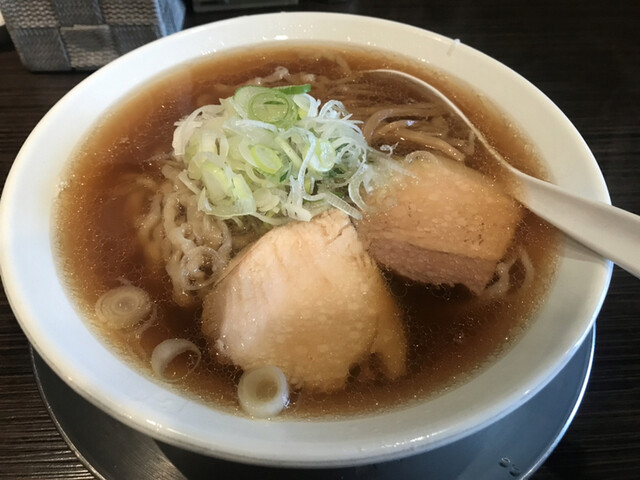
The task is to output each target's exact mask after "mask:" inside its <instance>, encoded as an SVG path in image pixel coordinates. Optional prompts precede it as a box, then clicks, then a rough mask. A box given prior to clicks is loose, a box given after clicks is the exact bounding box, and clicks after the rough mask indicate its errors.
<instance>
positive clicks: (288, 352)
mask: <svg viewBox="0 0 640 480" xmlns="http://www.w3.org/2000/svg"><path fill="white" fill-rule="evenodd" d="M223 275H224V276H223V278H222V279H221V280H220V281H219V282H218V284H217V285H216V286H215V288H214V289H213V290H212V291H211V292H210V293H209V294H208V295H207V296H206V297H205V300H204V309H203V315H202V331H203V333H204V335H205V336H206V337H207V339H208V340H209V342H210V345H211V346H212V353H217V354H219V355H222V356H223V357H226V360H228V361H230V362H232V363H233V364H235V365H237V366H239V367H241V368H242V369H244V370H249V369H252V368H256V367H261V366H265V365H275V366H277V367H279V368H280V369H281V370H282V371H283V372H284V374H285V375H286V376H287V378H288V380H289V381H290V382H291V383H292V384H293V385H294V386H296V387H304V388H307V389H310V390H314V391H321V392H329V391H332V390H336V389H339V388H342V387H343V386H344V384H345V382H346V380H347V377H348V376H349V370H350V369H351V368H352V367H353V366H355V365H358V364H363V363H365V362H368V361H369V360H370V357H371V356H372V354H376V355H377V356H378V357H379V360H380V361H379V364H380V366H381V369H382V373H383V374H384V375H385V376H386V377H388V378H395V377H398V376H400V375H402V374H403V373H404V371H405V353H406V343H405V337H404V332H403V327H402V322H401V315H400V311H399V309H398V307H397V305H396V303H395V301H394V299H393V297H392V295H391V293H390V291H389V289H388V286H387V285H386V282H385V280H384V278H383V276H382V274H381V272H380V270H379V269H378V267H377V265H376V264H375V262H374V261H373V260H372V259H371V257H370V256H369V255H368V254H367V252H366V250H365V248H364V246H363V244H362V243H361V241H360V240H359V238H358V235H357V232H356V230H355V228H354V227H353V225H352V223H351V221H350V219H349V217H347V216H346V215H345V214H344V213H342V212H341V211H339V210H335V209H334V210H330V211H328V212H325V213H323V214H321V215H318V216H316V217H314V218H313V219H312V220H311V221H310V222H293V223H290V224H287V225H285V226H281V227H277V228H275V229H273V230H271V231H270V232H269V233H267V234H265V235H264V236H263V237H261V238H260V239H259V240H258V241H257V242H255V243H254V244H252V245H250V246H248V247H246V248H245V250H244V251H243V252H241V253H240V254H239V255H238V256H237V257H236V258H235V259H234V260H233V261H232V262H231V263H230V264H229V266H228V267H227V270H226V271H225V273H224V274H223Z"/></svg>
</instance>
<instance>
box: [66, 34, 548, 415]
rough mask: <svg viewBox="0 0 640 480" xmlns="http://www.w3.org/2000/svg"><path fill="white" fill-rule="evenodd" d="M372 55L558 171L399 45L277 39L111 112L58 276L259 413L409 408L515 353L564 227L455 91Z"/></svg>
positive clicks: (188, 390) (79, 165) (96, 319)
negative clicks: (513, 190)
mask: <svg viewBox="0 0 640 480" xmlns="http://www.w3.org/2000/svg"><path fill="white" fill-rule="evenodd" d="M377 68H395V69H398V70H403V71H406V72H408V73H411V74H414V75H417V76H420V77H422V78H425V79H427V80H429V81H430V82H431V83H433V84H435V85H437V86H438V87H439V88H440V89H442V90H443V91H444V92H446V93H447V94H448V95H449V97H450V98H455V99H456V102H457V103H458V104H459V105H460V107H461V108H462V109H463V110H464V111H465V113H467V115H468V116H469V117H470V118H471V120H472V121H473V122H474V123H475V124H476V126H478V127H479V128H480V130H481V131H483V133H484V134H485V135H486V137H487V138H488V139H489V140H490V141H491V143H492V144H493V146H494V147H495V148H496V149H497V150H498V151H500V152H501V153H502V154H503V155H504V156H505V158H507V159H508V160H509V161H510V162H511V163H512V164H513V165H515V166H516V167H518V168H520V169H522V170H524V171H527V172H528V173H532V174H534V175H536V176H539V177H544V170H543V168H542V165H541V163H540V162H539V160H538V159H537V158H536V157H535V155H534V154H533V153H532V149H531V148H530V147H529V146H528V144H527V142H526V140H525V139H523V138H522V137H521V136H520V135H519V134H518V132H517V131H515V130H514V129H513V127H512V126H510V124H509V122H508V120H507V119H505V118H503V117H502V116H501V114H500V113H499V112H497V111H496V110H495V109H493V108H492V107H491V106H490V105H487V104H486V102H484V101H483V100H482V99H481V98H479V97H477V96H476V95H475V94H474V93H473V92H472V91H471V90H469V89H467V88H466V87H465V86H464V85H463V84H462V83H461V82H460V81H457V80H455V79H451V78H447V77H446V76H444V75H442V74H440V73H438V72H433V71H430V70H426V69H425V67H424V66H422V65H416V64H415V63H411V62H410V61H408V60H406V59H404V58H401V57H398V56H392V55H387V54H384V53H381V52H379V51H373V50H367V49H355V48H352V47H349V48H347V47H344V46H340V45H314V44H299V45H295V46H281V45H278V46H275V45H271V46H267V47H260V48H256V49H252V50H243V51H242V52H238V51H236V52H231V53H225V54H223V55H216V56H213V57H212V58H207V59H204V60H201V61H199V62H197V63H194V64H189V65H185V66H183V67H182V68H180V69H178V70H176V71H174V72H170V73H168V74H166V75H164V76H162V77H161V78H158V79H157V80H156V81H154V82H152V83H150V84H149V85H147V86H145V87H144V88H143V89H141V90H139V91H136V92H135V93H134V94H132V95H131V96H130V98H127V99H126V100H124V101H122V103H121V104H120V105H118V106H117V107H116V108H114V109H113V110H112V111H110V112H108V114H107V115H106V116H105V119H104V120H103V121H102V122H101V123H100V124H99V125H97V126H96V128H95V130H94V132H93V133H92V135H91V136H90V138H88V139H86V140H85V141H84V143H83V144H82V145H81V147H80V148H79V151H78V153H77V155H76V158H75V159H74V161H73V162H72V165H71V167H70V171H69V172H68V174H67V177H66V178H65V182H64V188H63V189H62V190H61V193H60V195H59V199H58V205H57V207H56V212H57V218H56V224H57V239H58V247H59V259H60V261H59V264H60V271H61V275H62V276H63V277H64V279H65V281H67V284H68V286H69V289H70V292H71V294H72V296H73V297H74V299H75V300H76V301H77V303H78V305H79V308H80V309H81V310H82V313H83V316H84V317H86V318H88V321H89V323H91V324H92V325H93V326H94V327H95V330H96V332H97V334H98V335H100V336H102V337H103V338H104V339H105V341H106V342H108V343H109V344H110V345H111V346H112V347H113V349H114V350H116V351H117V352H118V353H119V354H121V355H122V357H123V358H124V359H126V360H127V361H129V362H131V363H132V364H133V365H135V366H136V367H138V368H141V369H143V370H144V371H145V372H147V373H148V374H149V375H150V376H151V377H152V378H155V379H156V380H157V381H159V382H164V383H166V384H167V385H171V388H176V389H178V390H180V391H181V392H183V393H184V394H185V395H188V396H191V397H193V398H196V399H198V400H200V401H202V402H205V403H207V404H210V405H212V406H213V407H215V408H221V409H225V410H229V411H234V412H237V413H240V414H242V413H243V412H244V413H245V414H249V415H252V416H256V417H273V416H276V415H278V414H279V415H284V416H296V417H318V416H342V415H355V414H363V413H370V412H373V411H378V410H381V409H387V408H391V407H395V406H399V405H406V404H408V403H411V402H412V401H415V400H417V399H424V398H426V397H428V396H429V395H437V394H438V393H439V392H442V391H444V390H446V389H448V388H453V387H454V386H455V385H456V384H459V383H460V382H462V381H464V380H465V379H467V378H469V377H470V376H472V375H473V374H474V373H477V372H478V371H479V370H480V369H482V368H484V367H485V366H487V365H488V364H490V363H491V360H492V359H495V358H496V357H497V356H499V355H500V354H501V353H503V352H504V351H506V350H507V349H508V348H509V346H510V345H512V344H513V342H514V341H516V340H517V338H518V336H519V334H520V333H521V332H522V331H523V329H525V328H526V326H527V319H528V318H530V317H531V316H532V314H533V313H534V312H535V310H536V309H537V307H538V306H539V304H540V302H541V301H542V299H543V296H544V292H545V290H546V288H547V286H548V284H549V282H550V281H551V278H552V274H553V266H554V262H555V257H556V253H555V251H556V245H557V241H556V238H555V233H554V231H553V230H552V229H551V228H550V227H549V226H548V225H547V224H545V223H544V222H543V221H541V220H540V219H538V218H537V217H536V216H534V215H533V214H531V213H530V212H528V211H526V210H525V209H524V208H523V207H521V206H520V205H518V204H517V203H516V202H515V201H514V200H512V199H511V198H510V197H509V195H508V193H507V192H508V185H506V184H505V179H503V178H500V175H499V172H496V171H495V168H493V164H492V161H491V159H490V158H488V157H486V156H485V154H484V153H483V152H482V151H481V149H479V148H475V139H474V138H473V135H472V134H471V133H470V132H468V131H467V129H465V127H464V126H463V125H459V124H457V123H456V122H455V120H454V119H452V118H450V116H449V115H448V114H447V111H446V109H445V108H443V106H442V105H439V104H438V103H437V102H436V101H435V100H434V99H430V98H421V97H418V96H416V93H415V92H412V91H409V90H407V89H406V87H405V86H403V85H394V84H393V83H385V84H381V83H375V82H372V81H370V80H368V79H367V78H366V77H365V76H363V73H362V72H364V71H366V70H370V69H377ZM261 375H262V376H261ZM265 375H266V376H265ZM264 378H267V379H269V382H267V383H264V382H261V380H260V379H264ZM252 389H253V390H252ZM262 390H264V391H262ZM246 391H250V392H251V391H252V392H253V393H250V395H257V397H259V398H258V400H260V398H262V399H267V400H269V401H268V402H266V403H265V402H262V403H260V401H259V402H258V404H259V405H260V406H261V407H260V408H261V409H258V410H255V409H252V408H253V407H252V406H247V403H246V402H245V401H243V396H246V395H247V394H246V393H243V392H246ZM269 402H271V403H269ZM274 402H275V403H274ZM274 405H275V406H274ZM263 407H264V408H263ZM272 407H273V408H272Z"/></svg>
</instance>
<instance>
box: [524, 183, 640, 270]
mask: <svg viewBox="0 0 640 480" xmlns="http://www.w3.org/2000/svg"><path fill="white" fill-rule="evenodd" d="M516 175H517V176H518V177H519V180H520V182H521V185H522V187H524V188H522V189H519V192H518V193H517V194H516V197H517V198H518V200H520V201H521V202H522V203H523V204H524V205H526V206H527V208H528V209H529V210H531V211H532V212H533V213H535V214H536V215H538V216H539V217H541V218H543V219H544V220H546V221H548V222H549V223H551V224H552V225H554V226H555V227H556V228H558V229H559V230H561V231H562V232H564V233H566V234H567V235H569V236H570V237H572V238H574V239H575V240H577V241H579V242H580V243H582V244H583V245H584V246H586V247H588V248H590V249H591V250H593V251H594V252H596V253H598V254H600V255H602V256H603V257H605V258H608V259H610V260H611V261H613V262H614V263H616V264H617V265H618V266H620V267H622V268H623V269H625V270H626V271H627V272H629V273H631V274H632V275H634V276H635V277H638V278H640V216H638V215H634V214H633V213H631V212H627V211H626V210H622V209H620V208H617V207H614V206H611V205H608V204H606V203H602V202H596V201H593V200H588V199H585V198H581V197H578V196H576V195H573V194H570V193H568V192H566V191H564V190H562V189H561V188H559V187H557V186H555V185H553V184H551V183H548V182H544V181H542V180H538V179H537V178H533V177H530V176H528V175H525V174H523V173H521V172H518V173H517V174H516ZM520 197H521V198H520Z"/></svg>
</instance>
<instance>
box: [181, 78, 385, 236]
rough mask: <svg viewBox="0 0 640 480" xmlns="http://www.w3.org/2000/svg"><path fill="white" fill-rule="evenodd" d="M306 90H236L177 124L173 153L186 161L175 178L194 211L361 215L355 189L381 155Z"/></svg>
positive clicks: (281, 217) (237, 217)
mask: <svg viewBox="0 0 640 480" xmlns="http://www.w3.org/2000/svg"><path fill="white" fill-rule="evenodd" d="M309 89H310V87H309V86H308V85H293V86H287V87H274V88H266V87H260V86H245V87H241V88H239V89H238V90H237V91H236V92H235V94H234V95H233V97H229V98H226V99H222V100H221V101H220V105H215V106H211V105H208V106H204V107H200V108H199V109H197V110H196V111H194V112H193V113H191V114H190V115H189V116H187V117H186V118H185V119H183V120H181V121H180V122H178V123H177V128H176V131H175V132H174V136H173V148H174V152H175V154H176V157H177V158H178V159H180V160H182V161H183V162H184V164H185V168H184V170H183V172H181V173H180V177H179V178H180V180H181V181H182V182H183V183H184V184H185V185H187V187H188V188H189V189H190V190H191V191H192V192H193V193H194V195H197V206H198V209H199V210H201V211H202V212H204V213H206V214H208V215H216V216H218V217H220V218H223V219H233V220H234V221H236V222H241V221H242V220H241V217H242V216H244V215H252V216H254V217H256V218H259V219H260V220H262V221H263V222H266V223H268V224H270V225H279V224H282V223H285V222H286V221H288V220H289V219H296V220H304V221H308V220H310V219H311V218H312V217H313V216H314V215H317V214H318V213H320V212H322V211H324V210H326V209H327V208H331V207H336V208H340V209H341V210H342V211H344V212H346V213H348V214H349V215H351V216H354V217H359V216H360V213H359V212H358V210H356V208H354V206H355V207H357V208H360V209H362V208H363V207H364V202H363V201H362V197H361V195H360V193H359V191H360V188H362V187H364V188H365V189H366V188H367V186H369V185H371V184H372V182H373V178H374V176H375V174H376V172H377V171H378V170H377V169H375V168H373V165H372V163H373V162H375V163H376V164H377V163H382V162H377V159H378V158H379V157H380V155H377V156H376V155H371V154H370V153H371V152H373V150H372V149H371V148H370V147H369V146H368V145H367V143H366V141H365V139H364V137H363V135H362V133H361V131H360V128H359V127H358V124H357V122H355V121H353V120H351V119H350V116H349V113H348V112H347V111H346V110H345V109H344V106H343V105H342V103H340V102H338V101H334V100H332V101H329V102H327V103H325V104H324V105H321V103H320V101H319V100H316V99H315V98H313V97H312V96H311V95H309V94H308V93H307V92H308V91H309ZM388 162H390V160H388ZM369 167H371V168H369ZM314 192H319V193H314Z"/></svg>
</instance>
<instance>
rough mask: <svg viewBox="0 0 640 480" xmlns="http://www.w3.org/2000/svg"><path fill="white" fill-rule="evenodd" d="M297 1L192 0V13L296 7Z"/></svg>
mask: <svg viewBox="0 0 640 480" xmlns="http://www.w3.org/2000/svg"><path fill="white" fill-rule="evenodd" d="M297 4H298V0H193V11H194V12H213V11H216V10H233V9H241V8H260V7H277V6H282V5H297Z"/></svg>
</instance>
